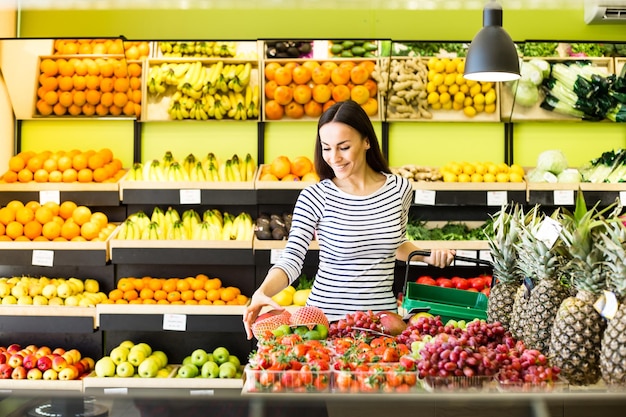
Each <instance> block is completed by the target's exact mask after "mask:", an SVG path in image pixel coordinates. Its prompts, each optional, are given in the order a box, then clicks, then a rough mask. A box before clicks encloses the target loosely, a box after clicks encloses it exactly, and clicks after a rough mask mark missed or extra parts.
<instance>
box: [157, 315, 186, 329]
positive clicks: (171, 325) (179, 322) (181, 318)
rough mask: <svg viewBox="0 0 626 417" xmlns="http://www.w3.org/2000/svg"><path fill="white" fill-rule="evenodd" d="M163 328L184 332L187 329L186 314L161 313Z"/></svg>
mask: <svg viewBox="0 0 626 417" xmlns="http://www.w3.org/2000/svg"><path fill="white" fill-rule="evenodd" d="M163 330H175V331H178V332H184V331H185V330H187V315H186V314H163Z"/></svg>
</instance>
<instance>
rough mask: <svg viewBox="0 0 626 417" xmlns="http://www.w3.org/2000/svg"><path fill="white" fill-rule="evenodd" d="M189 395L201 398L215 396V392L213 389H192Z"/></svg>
mask: <svg viewBox="0 0 626 417" xmlns="http://www.w3.org/2000/svg"><path fill="white" fill-rule="evenodd" d="M189 395H195V396H201V395H215V390H212V389H192V390H190V391H189Z"/></svg>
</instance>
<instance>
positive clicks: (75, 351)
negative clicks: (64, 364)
mask: <svg viewBox="0 0 626 417" xmlns="http://www.w3.org/2000/svg"><path fill="white" fill-rule="evenodd" d="M65 353H67V354H69V355H72V358H73V359H74V362H73V363H76V362H78V361H79V360H80V358H81V357H82V355H81V354H80V351H79V350H78V349H70V350H68V351H66V352H65Z"/></svg>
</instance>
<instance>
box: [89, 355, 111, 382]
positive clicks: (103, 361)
mask: <svg viewBox="0 0 626 417" xmlns="http://www.w3.org/2000/svg"><path fill="white" fill-rule="evenodd" d="M115 365H116V364H115V362H113V359H111V357H110V356H104V357H102V358H100V359H98V361H97V362H96V365H95V367H94V369H95V371H96V376H98V377H100V378H104V377H110V376H115Z"/></svg>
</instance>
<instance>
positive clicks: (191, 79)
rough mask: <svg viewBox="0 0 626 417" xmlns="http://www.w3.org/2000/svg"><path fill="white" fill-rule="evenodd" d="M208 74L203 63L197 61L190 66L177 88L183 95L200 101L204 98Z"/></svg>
mask: <svg viewBox="0 0 626 417" xmlns="http://www.w3.org/2000/svg"><path fill="white" fill-rule="evenodd" d="M207 75H208V72H207V71H206V68H204V66H203V65H202V62H200V61H195V62H193V63H191V64H190V67H189V69H188V70H187V72H185V75H184V76H183V78H182V79H181V80H180V81H179V82H178V85H177V86H176V88H177V89H178V90H180V91H181V92H182V93H183V94H185V95H187V96H189V97H191V98H194V99H196V100H199V99H201V98H202V88H203V87H204V84H205V82H206V78H207Z"/></svg>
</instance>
